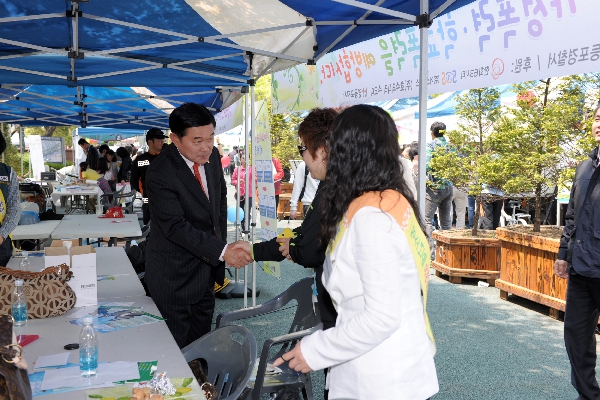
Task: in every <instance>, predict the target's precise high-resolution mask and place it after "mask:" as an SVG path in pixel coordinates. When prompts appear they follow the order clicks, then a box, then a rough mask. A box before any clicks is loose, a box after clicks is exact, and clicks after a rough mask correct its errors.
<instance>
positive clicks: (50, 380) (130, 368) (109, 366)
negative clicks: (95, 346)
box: [42, 361, 140, 390]
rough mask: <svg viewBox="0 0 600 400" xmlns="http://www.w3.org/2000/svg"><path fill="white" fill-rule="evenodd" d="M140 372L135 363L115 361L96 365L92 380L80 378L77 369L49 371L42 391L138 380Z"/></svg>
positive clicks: (43, 382) (45, 374)
mask: <svg viewBox="0 0 600 400" xmlns="http://www.w3.org/2000/svg"><path fill="white" fill-rule="evenodd" d="M139 378H140V371H139V369H138V363H137V362H135V361H117V362H111V363H105V364H98V373H97V375H96V376H95V377H93V378H82V377H81V373H80V371H79V367H70V368H60V369H50V370H47V371H46V372H45V373H44V380H43V381H42V390H51V389H58V388H61V387H78V388H83V387H90V386H92V385H93V386H97V385H103V384H110V383H112V382H116V381H124V380H129V379H139Z"/></svg>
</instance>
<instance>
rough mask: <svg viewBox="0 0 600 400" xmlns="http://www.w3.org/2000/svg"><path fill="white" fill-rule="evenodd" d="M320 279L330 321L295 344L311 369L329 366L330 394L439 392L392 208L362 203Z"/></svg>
mask: <svg viewBox="0 0 600 400" xmlns="http://www.w3.org/2000/svg"><path fill="white" fill-rule="evenodd" d="M323 283H324V285H325V288H326V289H327V291H328V292H329V294H330V295H331V299H332V300H333V303H334V305H335V307H336V310H337V312H338V318H337V322H336V327H335V328H332V329H329V330H327V331H319V332H316V333H314V334H312V335H310V336H308V337H305V338H304V339H302V342H301V350H302V354H303V356H304V358H305V359H306V361H307V363H308V365H309V366H310V367H311V368H312V369H313V370H319V369H324V368H327V367H330V366H331V367H332V368H331V372H330V374H329V375H328V382H329V398H330V399H332V400H334V399H369V400H377V399H381V400H391V399H394V400H401V399H407V400H422V399H427V398H429V397H431V396H433V395H434V394H435V393H437V392H438V390H439V387H438V380H437V374H436V370H435V364H434V361H433V355H432V352H431V349H430V342H429V338H428V336H427V333H426V330H425V319H424V316H423V305H422V297H421V287H420V283H419V276H418V270H417V267H416V265H415V262H414V259H413V256H412V253H411V251H410V248H409V245H408V241H407V239H406V236H405V235H404V232H403V231H402V229H401V228H400V226H399V225H398V223H397V222H396V220H395V219H394V218H393V217H392V216H391V215H389V214H387V213H384V212H382V211H381V210H380V209H378V208H374V207H363V208H362V209H360V210H359V211H358V212H357V213H356V214H355V216H354V218H353V219H352V221H351V223H350V226H349V227H348V229H347V230H346V233H345V234H344V236H343V238H342V239H341V242H340V243H339V244H338V245H337V247H336V248H335V250H334V252H333V254H330V255H328V256H327V258H326V260H325V265H324V272H323Z"/></svg>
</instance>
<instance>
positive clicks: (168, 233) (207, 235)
mask: <svg viewBox="0 0 600 400" xmlns="http://www.w3.org/2000/svg"><path fill="white" fill-rule="evenodd" d="M204 170H205V172H206V180H207V190H208V195H209V198H210V201H209V200H208V199H207V198H206V195H205V194H204V192H203V191H202V188H201V187H200V184H199V183H198V181H197V180H196V177H195V176H194V173H193V172H192V171H191V169H190V168H188V166H187V164H186V163H185V161H184V160H183V158H182V156H181V154H179V150H177V147H175V145H174V144H170V145H168V146H167V147H166V148H165V149H164V150H163V151H162V152H161V154H160V155H159V156H158V157H156V159H155V160H154V161H153V162H152V163H151V164H150V167H149V169H148V173H147V175H146V191H147V196H148V204H149V206H150V213H151V215H152V233H151V234H150V235H149V239H148V246H147V247H146V249H147V257H146V276H145V280H146V283H147V285H148V290H149V291H150V294H151V296H152V298H153V299H155V301H156V300H158V301H162V302H171V303H174V304H194V303H196V302H198V301H200V299H201V298H202V295H203V294H204V292H205V290H206V285H214V282H215V281H216V282H218V283H220V284H222V283H223V279H224V278H225V263H224V262H221V261H219V256H220V255H221V253H222V251H223V248H224V247H225V245H226V243H227V220H226V218H227V187H226V185H225V178H224V177H223V170H222V169H221V160H220V157H219V151H218V150H217V149H216V148H213V151H212V154H211V155H210V159H209V162H208V163H207V164H205V165H204Z"/></svg>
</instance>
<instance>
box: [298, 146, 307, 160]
mask: <svg viewBox="0 0 600 400" xmlns="http://www.w3.org/2000/svg"><path fill="white" fill-rule="evenodd" d="M298 151H299V152H300V157H302V154H304V152H305V151H306V146H301V145H298Z"/></svg>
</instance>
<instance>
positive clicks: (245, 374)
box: [181, 325, 256, 400]
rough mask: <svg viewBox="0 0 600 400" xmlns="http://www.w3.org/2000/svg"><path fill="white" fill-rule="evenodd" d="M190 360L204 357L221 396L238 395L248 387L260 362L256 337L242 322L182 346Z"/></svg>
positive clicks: (228, 399) (227, 399) (229, 399)
mask: <svg viewBox="0 0 600 400" xmlns="http://www.w3.org/2000/svg"><path fill="white" fill-rule="evenodd" d="M181 352H182V353H183V356H184V357H185V360H186V361H187V362H188V363H189V362H190V361H193V360H196V359H203V360H205V361H206V363H207V364H208V373H207V374H206V377H207V378H208V381H209V382H210V383H212V384H213V385H215V387H216V388H217V391H218V393H219V399H220V400H233V399H237V398H238V397H239V396H240V394H241V393H242V392H243V391H244V389H245V388H246V385H247V384H248V381H249V380H250V377H251V376H252V370H253V369H254V365H255V363H256V339H254V335H252V333H251V332H250V331H249V330H248V329H246V328H244V327H243V326H239V325H229V326H225V327H223V328H219V329H216V330H214V331H212V332H209V333H207V334H206V335H204V336H202V337H201V338H200V339H197V340H196V341H194V342H193V343H190V344H189V345H187V346H186V347H184V348H183V349H181Z"/></svg>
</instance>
